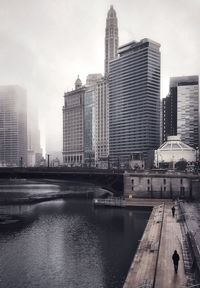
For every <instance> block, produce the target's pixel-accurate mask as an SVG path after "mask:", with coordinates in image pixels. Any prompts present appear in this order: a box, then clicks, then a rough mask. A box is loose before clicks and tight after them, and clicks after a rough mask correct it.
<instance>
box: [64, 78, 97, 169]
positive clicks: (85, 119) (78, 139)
mask: <svg viewBox="0 0 200 288" xmlns="http://www.w3.org/2000/svg"><path fill="white" fill-rule="evenodd" d="M101 78H102V75H101V74H89V75H88V77H87V81H86V86H83V85H82V82H81V80H80V79H79V77H78V79H77V80H76V82H75V90H72V91H70V92H67V93H65V94H64V98H65V103H64V107H63V163H64V164H66V165H70V166H73V165H75V166H80V165H83V164H85V165H87V166H90V165H94V155H95V152H94V151H95V147H94V146H95V144H94V142H95V139H94V133H95V120H94V113H95V111H94V110H95V108H94V101H95V99H94V98H95V87H96V83H97V81H98V80H99V79H101Z"/></svg>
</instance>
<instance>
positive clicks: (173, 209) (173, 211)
mask: <svg viewBox="0 0 200 288" xmlns="http://www.w3.org/2000/svg"><path fill="white" fill-rule="evenodd" d="M174 215H175V207H174V206H173V207H172V216H173V217H174Z"/></svg>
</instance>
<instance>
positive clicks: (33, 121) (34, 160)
mask: <svg viewBox="0 0 200 288" xmlns="http://www.w3.org/2000/svg"><path fill="white" fill-rule="evenodd" d="M37 115H38V114H37V112H36V109H34V107H33V105H31V107H29V109H28V117H27V122H28V126H27V130H28V160H27V165H28V166H30V167H31V166H39V165H40V159H41V158H42V149H41V146H40V130H39V125H38V117H37ZM38 160H39V161H38Z"/></svg>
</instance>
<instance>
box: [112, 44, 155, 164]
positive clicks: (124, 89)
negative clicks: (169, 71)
mask: <svg viewBox="0 0 200 288" xmlns="http://www.w3.org/2000/svg"><path fill="white" fill-rule="evenodd" d="M159 49H160V44H158V43H156V42H154V41H152V40H150V39H143V40H141V41H140V42H136V41H133V42H130V43H128V44H126V45H123V46H121V47H120V48H119V50H118V53H119V57H118V58H116V59H114V60H112V61H111V62H110V73H109V157H110V159H111V161H112V163H113V164H114V165H115V164H116V163H119V162H120V164H121V165H122V166H124V165H125V166H126V165H127V163H128V161H129V160H130V158H131V155H132V154H133V153H140V154H141V153H142V155H143V157H144V160H145V162H146V163H147V162H148V159H150V158H151V160H152V161H153V157H154V156H153V150H155V149H157V148H158V147H159V143H160V50H159Z"/></svg>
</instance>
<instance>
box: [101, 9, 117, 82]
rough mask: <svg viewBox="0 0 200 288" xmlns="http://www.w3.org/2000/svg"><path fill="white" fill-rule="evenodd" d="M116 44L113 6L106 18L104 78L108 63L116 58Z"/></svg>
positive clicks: (115, 23) (115, 22)
mask: <svg viewBox="0 0 200 288" xmlns="http://www.w3.org/2000/svg"><path fill="white" fill-rule="evenodd" d="M118 42H119V39H118V24H117V16H116V12H115V10H114V8H113V6H112V5H111V6H110V9H109V11H108V14H107V18H106V30H105V68H104V69H105V77H107V76H108V74H109V63H110V61H111V60H112V59H114V58H116V57H117V49H118Z"/></svg>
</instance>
